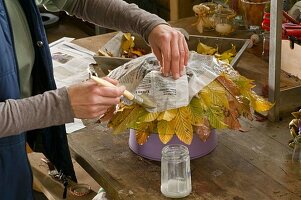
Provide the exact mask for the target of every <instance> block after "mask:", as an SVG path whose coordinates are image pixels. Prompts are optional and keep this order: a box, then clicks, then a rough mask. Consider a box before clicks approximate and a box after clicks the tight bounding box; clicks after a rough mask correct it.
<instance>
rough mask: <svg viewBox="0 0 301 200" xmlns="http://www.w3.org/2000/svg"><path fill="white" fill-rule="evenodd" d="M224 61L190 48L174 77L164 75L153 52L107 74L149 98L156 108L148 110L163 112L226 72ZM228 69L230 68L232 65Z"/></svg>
mask: <svg viewBox="0 0 301 200" xmlns="http://www.w3.org/2000/svg"><path fill="white" fill-rule="evenodd" d="M223 65H224V64H223V63H220V62H219V61H218V60H217V59H216V58H215V57H214V56H208V55H201V54H198V53H197V52H194V51H190V55H189V60H188V65H187V67H186V71H185V73H184V75H183V76H181V77H180V78H179V79H177V80H174V79H173V78H172V77H171V76H170V77H163V76H162V73H161V72H160V66H159V63H158V60H157V59H156V57H155V56H154V54H148V55H145V56H142V57H139V58H136V59H134V60H132V61H130V62H128V63H126V64H124V65H122V66H120V67H118V68H116V69H115V70H113V71H111V72H110V73H109V75H108V76H109V77H111V78H114V79H117V80H119V83H120V84H121V85H124V86H126V88H127V89H128V90H129V91H130V92H132V93H135V94H137V95H142V96H143V98H148V99H150V100H152V101H153V102H154V103H155V105H156V108H153V109H149V108H147V110H148V111H149V112H162V111H165V110H169V109H175V108H179V107H183V106H187V105H188V104H189V102H190V101H191V99H192V98H193V97H194V96H195V95H196V94H197V93H198V92H199V91H200V90H202V88H204V87H205V86H207V85H208V84H209V83H210V82H212V81H213V80H214V79H215V78H216V77H218V76H219V74H220V73H222V72H223V71H225V70H226V69H227V68H224V66H223ZM229 70H233V72H235V70H234V69H232V68H231V67H230V68H229Z"/></svg>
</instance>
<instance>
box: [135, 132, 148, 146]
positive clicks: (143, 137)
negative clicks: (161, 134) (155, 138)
mask: <svg viewBox="0 0 301 200" xmlns="http://www.w3.org/2000/svg"><path fill="white" fill-rule="evenodd" d="M149 135H150V133H149V132H148V131H147V130H136V141H137V143H138V144H139V145H143V144H144V143H146V142H147V139H148V137H149Z"/></svg>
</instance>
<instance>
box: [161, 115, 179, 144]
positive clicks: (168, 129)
mask: <svg viewBox="0 0 301 200" xmlns="http://www.w3.org/2000/svg"><path fill="white" fill-rule="evenodd" d="M174 131H175V126H174V120H172V121H170V122H168V121H166V120H161V121H158V134H159V138H160V140H161V142H162V143H163V144H166V143H167V142H169V141H170V140H171V138H172V137H173V135H174V133H175V132H174Z"/></svg>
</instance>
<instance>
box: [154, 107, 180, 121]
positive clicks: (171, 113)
mask: <svg viewBox="0 0 301 200" xmlns="http://www.w3.org/2000/svg"><path fill="white" fill-rule="evenodd" d="M176 114H177V109H171V110H166V111H164V112H161V113H160V115H159V117H158V118H157V120H158V121H160V120H165V121H171V120H172V119H173V118H175V116H176Z"/></svg>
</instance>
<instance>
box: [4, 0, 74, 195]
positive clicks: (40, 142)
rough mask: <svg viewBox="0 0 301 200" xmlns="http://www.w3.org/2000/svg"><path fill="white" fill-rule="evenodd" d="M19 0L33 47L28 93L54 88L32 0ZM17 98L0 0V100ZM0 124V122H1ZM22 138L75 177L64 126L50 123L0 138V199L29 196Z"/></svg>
mask: <svg viewBox="0 0 301 200" xmlns="http://www.w3.org/2000/svg"><path fill="white" fill-rule="evenodd" d="M19 1H20V4H21V6H22V7H23V10H24V12H25V15H26V18H27V21H28V24H29V27H30V30H31V37H32V40H33V41H32V42H33V44H34V49H35V63H34V66H33V71H32V78H33V91H32V93H33V95H35V94H40V93H43V92H45V91H47V90H52V89H55V88H56V85H55V81H54V78H53V69H52V61H51V55H50V51H49V47H48V43H47V38H46V36H45V31H44V27H43V23H42V20H41V17H40V13H39V10H38V8H37V6H36V5H35V2H34V0H19ZM18 98H20V90H19V78H18V67H17V60H16V55H15V50H14V45H13V38H12V32H11V27H10V23H9V20H8V16H7V12H6V8H5V5H4V2H3V0H0V101H2V102H3V101H5V100H6V99H18ZM0 112H1V111H0ZM33 114H34V113H33ZM0 126H3V124H1V122H0ZM26 140H27V142H28V144H29V145H30V146H31V148H32V149H33V150H34V151H39V152H43V153H44V155H45V156H46V157H47V158H48V159H49V160H50V161H51V162H52V163H53V164H54V165H55V166H56V168H57V169H58V170H59V171H62V172H63V173H64V174H65V175H66V176H69V177H70V178H71V179H73V180H74V181H76V177H75V173H74V170H73V165H72V161H71V157H70V152H69V149H68V142H67V137H66V131H65V126H54V127H49V128H45V129H39V130H33V131H29V132H27V133H26V134H25V133H20V134H19V135H16V136H10V137H5V138H0V199H1V200H2V199H4V200H15V199H16V200H17V199H18V200H19V199H22V200H23V199H24V200H27V199H33V192H32V173H31V169H30V166H29V162H28V158H27V154H26V148H25V144H26Z"/></svg>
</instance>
